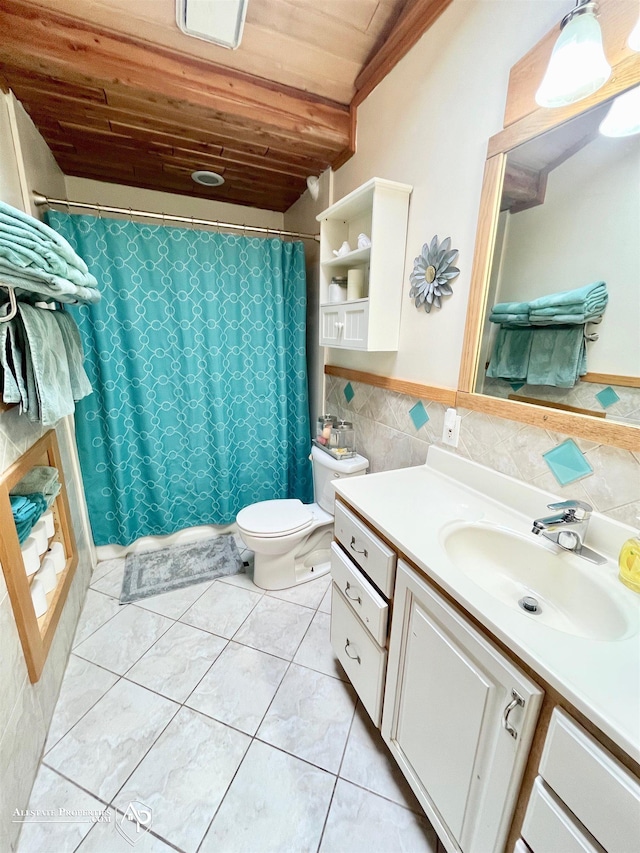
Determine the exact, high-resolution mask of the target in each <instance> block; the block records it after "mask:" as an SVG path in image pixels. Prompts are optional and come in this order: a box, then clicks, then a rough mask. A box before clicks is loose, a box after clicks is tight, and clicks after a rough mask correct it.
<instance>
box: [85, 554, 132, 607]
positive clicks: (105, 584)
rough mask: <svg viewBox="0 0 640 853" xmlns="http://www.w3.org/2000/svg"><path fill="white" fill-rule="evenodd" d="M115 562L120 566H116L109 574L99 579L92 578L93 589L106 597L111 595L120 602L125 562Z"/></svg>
mask: <svg viewBox="0 0 640 853" xmlns="http://www.w3.org/2000/svg"><path fill="white" fill-rule="evenodd" d="M110 562H111V561H110ZM113 562H114V563H116V562H117V563H118V564H119V565H117V566H115V567H114V568H113V569H112V570H111V571H110V572H108V574H106V575H102V577H100V578H98V579H96V578H92V579H91V589H95V590H97V591H98V592H102V593H104V595H110V596H111V598H117V599H118V600H120V593H121V592H122V579H123V577H124V560H114V561H113Z"/></svg>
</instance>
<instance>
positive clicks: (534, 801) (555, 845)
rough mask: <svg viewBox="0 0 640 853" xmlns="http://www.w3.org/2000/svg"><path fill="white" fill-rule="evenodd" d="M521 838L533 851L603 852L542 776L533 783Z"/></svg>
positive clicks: (543, 852) (546, 852)
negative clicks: (548, 786)
mask: <svg viewBox="0 0 640 853" xmlns="http://www.w3.org/2000/svg"><path fill="white" fill-rule="evenodd" d="M522 837H523V838H524V840H525V841H526V842H527V844H528V845H529V847H530V848H531V850H532V851H533V853H549V851H550V850H562V853H604V851H603V849H602V847H600V845H599V844H597V843H596V842H595V841H594V839H593V838H591V837H590V836H589V835H588V833H587V832H585V829H584V827H583V826H581V825H580V823H579V822H578V821H577V820H576V819H575V818H574V816H573V815H572V814H571V812H570V811H569V810H568V809H567V808H565V807H564V805H563V804H562V803H561V802H560V800H558V798H557V797H555V796H554V795H553V793H552V791H550V790H549V789H548V788H547V786H546V785H545V784H544V782H543V781H542V779H541V778H540V777H539V776H538V778H537V779H536V780H535V782H534V783H533V790H532V791H531V797H530V799H529V804H528V806H527V812H526V814H525V816H524V823H523V824H522Z"/></svg>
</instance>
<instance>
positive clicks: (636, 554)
mask: <svg viewBox="0 0 640 853" xmlns="http://www.w3.org/2000/svg"><path fill="white" fill-rule="evenodd" d="M638 523H640V515H639V516H638ZM618 566H619V567H620V574H619V575H618V577H619V578H620V580H621V581H622V583H623V584H624V585H625V586H628V587H629V589H632V590H633V591H634V592H640V532H639V533H638V534H637V535H636V536H632V537H631V539H627V541H626V542H625V543H624V545H623V546H622V548H621V549H620V557H619V558H618Z"/></svg>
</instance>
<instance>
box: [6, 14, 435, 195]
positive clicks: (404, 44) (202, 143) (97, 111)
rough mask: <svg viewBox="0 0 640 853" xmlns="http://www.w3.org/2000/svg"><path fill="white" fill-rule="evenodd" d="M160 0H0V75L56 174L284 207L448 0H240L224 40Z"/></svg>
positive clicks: (344, 148) (335, 151) (343, 146)
mask: <svg viewBox="0 0 640 853" xmlns="http://www.w3.org/2000/svg"><path fill="white" fill-rule="evenodd" d="M174 2H175V0H137V2H131V0H2V4H1V6H0V28H1V32H2V38H1V40H0V85H2V87H3V88H4V89H5V90H8V89H11V90H13V92H14V93H15V95H16V97H17V98H18V100H19V101H21V102H22V104H23V105H24V107H25V109H26V110H27V111H28V112H29V114H30V115H31V118H32V119H33V121H34V123H35V124H36V126H37V127H38V129H39V130H40V132H41V133H42V135H43V136H44V138H45V140H46V141H47V143H48V145H49V147H50V148H51V150H52V152H53V154H54V156H55V158H56V160H57V162H58V164H59V166H60V168H61V169H62V170H63V172H64V173H65V174H67V175H77V176H79V177H86V178H94V179H97V180H105V181H111V182H113V183H119V184H125V185H129V186H138V187H145V188H148V189H156V190H164V191H167V192H175V193H180V194H182V195H192V196H200V197H206V198H212V199H216V200H220V201H229V202H234V203H236V204H244V205H249V206H251V207H261V208H266V209H270V210H277V211H285V210H287V209H288V208H289V207H290V205H291V204H293V203H294V202H295V201H296V200H297V199H298V198H299V196H300V195H301V194H302V193H303V192H304V190H305V188H306V177H307V176H308V175H312V174H319V173H320V172H322V171H324V169H326V168H327V167H328V166H334V167H337V166H338V165H340V164H341V163H343V162H345V161H346V160H347V159H348V158H349V157H350V156H351V155H352V154H353V152H354V148H355V122H356V105H357V104H358V103H360V102H361V101H362V100H363V98H364V97H366V95H367V94H368V93H369V92H370V91H371V90H372V89H373V88H374V87H375V86H376V85H377V84H378V83H379V82H380V80H381V79H382V78H383V77H384V76H385V74H387V73H388V72H389V71H390V70H391V68H392V67H393V66H394V65H395V63H396V62H397V61H398V60H399V59H400V58H401V57H402V56H403V55H404V53H406V51H407V50H408V49H409V48H410V47H411V46H412V45H413V44H414V43H415V41H417V39H418V38H419V37H420V36H421V35H422V34H423V33H424V31H425V30H426V29H427V28H428V27H429V26H430V25H431V24H432V23H433V22H434V21H435V20H436V18H437V17H438V16H439V15H440V14H441V13H442V11H443V10H444V9H445V8H446V6H447V5H448V4H449V3H450V2H451V0H249V7H248V13H247V20H246V25H245V31H244V36H243V40H242V44H241V46H240V48H239V49H238V50H235V51H231V50H225V49H224V48H221V47H217V46H215V45H212V44H209V43H207V42H204V41H200V40H197V39H193V38H189V37H188V36H185V35H184V34H183V33H181V32H180V30H179V29H178V27H177V25H176V23H175V5H174ZM196 169H210V170H212V171H215V172H218V173H220V174H221V175H223V177H224V178H225V183H224V184H223V185H222V186H221V187H217V188H207V187H202V186H198V185H197V184H195V183H194V182H193V181H192V180H191V173H192V172H193V171H194V170H196Z"/></svg>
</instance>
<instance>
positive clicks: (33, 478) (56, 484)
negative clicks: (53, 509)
mask: <svg viewBox="0 0 640 853" xmlns="http://www.w3.org/2000/svg"><path fill="white" fill-rule="evenodd" d="M34 493H38V494H41V495H42V496H43V498H44V500H45V502H46V504H47V508H49V507H50V506H51V504H52V503H53V502H54V500H55V499H56V497H57V496H58V494H59V493H60V480H59V479H58V469H57V468H52V467H50V466H48V465H36V466H35V468H32V469H31V470H30V471H28V472H27V473H26V474H25V475H24V477H23V478H22V479H21V480H20V481H19V482H18V483H16V485H15V486H14V487H13V488H12V489H11V492H10V496H11V499H12V502H11V506H12V507H13V498H14V497H15V498H16V500H18V498H19V497H20V496H27V497H28V496H30V495H33V494H34ZM14 517H15V513H14Z"/></svg>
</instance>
